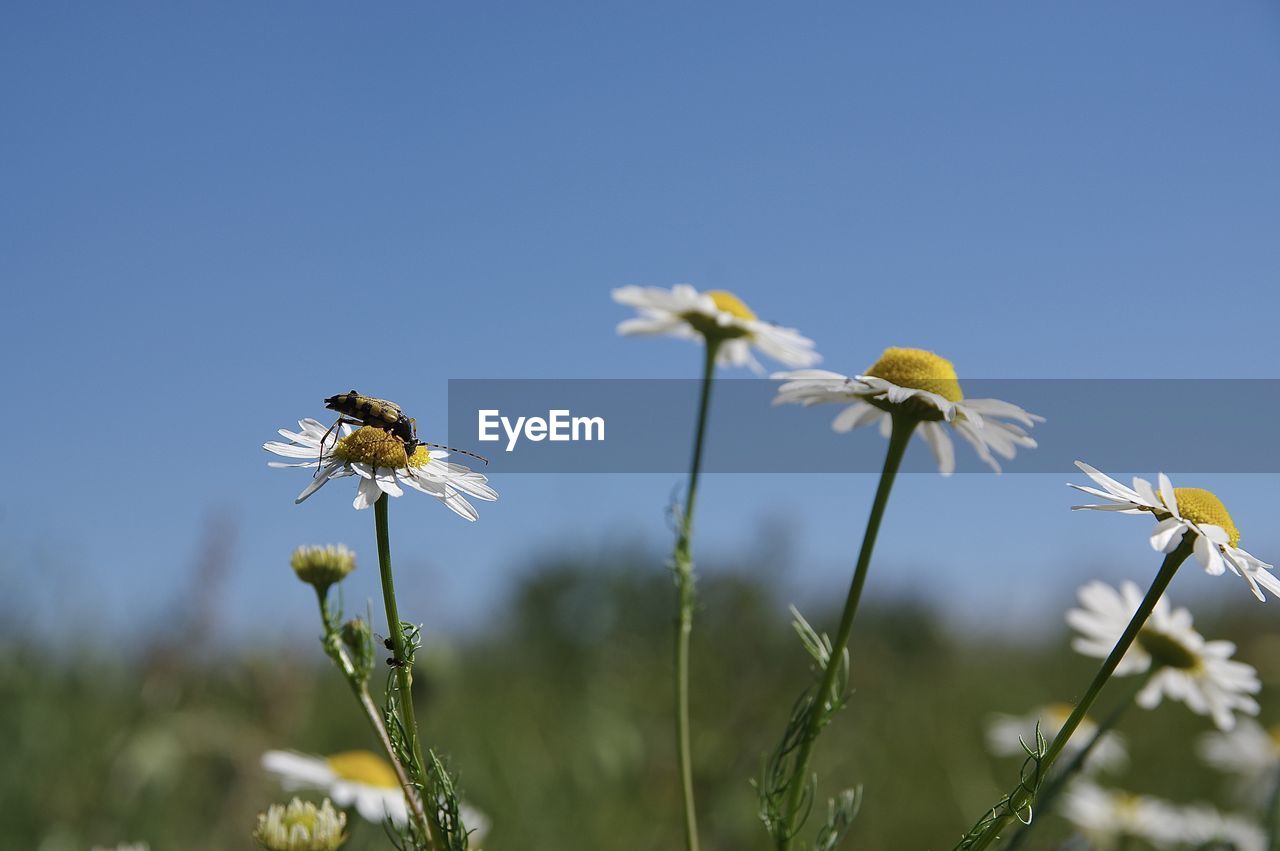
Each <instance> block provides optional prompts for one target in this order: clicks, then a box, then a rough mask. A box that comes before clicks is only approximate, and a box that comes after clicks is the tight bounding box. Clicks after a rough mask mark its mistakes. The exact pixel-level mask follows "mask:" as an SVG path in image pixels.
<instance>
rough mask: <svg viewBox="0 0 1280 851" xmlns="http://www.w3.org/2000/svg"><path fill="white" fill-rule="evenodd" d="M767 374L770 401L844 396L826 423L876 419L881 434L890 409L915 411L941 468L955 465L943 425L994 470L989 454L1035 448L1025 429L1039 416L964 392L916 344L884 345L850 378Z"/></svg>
mask: <svg viewBox="0 0 1280 851" xmlns="http://www.w3.org/2000/svg"><path fill="white" fill-rule="evenodd" d="M773 377H774V378H777V379H780V380H782V381H783V384H782V386H781V387H779V388H778V395H777V397H776V398H774V400H773V403H774V404H775V405H779V404H784V403H788V402H794V403H797V404H801V405H817V404H822V403H828V402H834V403H837V404H841V403H847V402H852V403H853V404H851V405H850V406H849V407H847V408H845V409H844V410H843V411H841V412H840V413H839V414H838V415H837V416H836V418H835V420H834V421H833V422H832V423H831V427H832V428H833V429H835V430H836V431H838V432H846V431H852V430H853V429H855V428H858V427H859V426H864V425H871V424H872V423H879V424H880V433H881V434H882V435H884V436H885V437H888V436H889V431H890V428H891V425H892V415H893V414H895V413H907V414H909V415H911V416H912V417H915V418H916V419H918V420H919V421H920V423H919V428H918V433H919V434H920V436H921V437H922V438H923V439H924V441H925V442H926V443H927V444H929V449H930V450H932V451H933V456H934V458H935V459H936V460H937V462H938V470H939V472H941V473H942V474H943V475H944V476H945V475H950V474H951V473H952V472H954V471H955V468H956V459H955V448H954V447H953V446H952V443H951V437H950V435H949V434H948V431H947V429H948V427H949V428H950V430H951V431H954V432H955V433H956V434H958V435H960V436H961V437H962V438H964V439H965V440H966V441H967V442H968V443H969V444H970V445H971V446H972V447H973V449H974V451H975V452H977V453H978V457H979V458H981V459H982V460H983V461H984V462H985V463H986V464H987V465H989V466H990V467H991V468H992V469H993V470H995V471H996V472H997V473H998V472H1000V462H999V461H997V460H996V459H995V455H999V456H1000V457H1001V458H1004V459H1006V460H1012V459H1013V457H1014V455H1015V454H1016V453H1017V450H1018V447H1023V448H1025V449H1033V448H1035V445H1036V442H1035V440H1034V439H1032V437H1031V436H1030V435H1029V434H1027V432H1026V429H1027V428H1031V427H1032V426H1034V425H1035V424H1036V423H1042V422H1044V418H1043V417H1039V416H1036V415H1035V414H1029V413H1027V412H1026V411H1024V410H1023V409H1022V408H1019V407H1018V406H1017V405H1013V404H1010V403H1009V402H1002V401H1000V400H999V399H966V398H965V397H964V393H963V392H962V391H961V389H960V380H959V378H958V377H957V376H956V368H955V367H954V366H953V365H952V363H951V361H949V360H947V359H946V358H943V357H940V356H938V355H936V354H934V353H933V352H928V351H925V350H923V349H899V348H889V349H885V351H884V354H883V355H881V356H880V359H879V360H878V361H876V362H875V363H874V364H872V365H871V368H870V369H868V370H867V371H866V373H864V374H863V375H855V376H853V377H852V378H850V377H848V376H845V375H841V374H840V373H838V372H830V371H828V370H825V369H801V370H795V371H793V372H779V373H775V374H774V376H773ZM993 453H994V455H993Z"/></svg>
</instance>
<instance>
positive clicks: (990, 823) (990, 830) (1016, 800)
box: [956, 534, 1196, 851]
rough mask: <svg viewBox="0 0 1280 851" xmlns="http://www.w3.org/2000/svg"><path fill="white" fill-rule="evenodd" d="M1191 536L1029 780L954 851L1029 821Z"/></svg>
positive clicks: (1169, 560) (1038, 756)
mask: <svg viewBox="0 0 1280 851" xmlns="http://www.w3.org/2000/svg"><path fill="white" fill-rule="evenodd" d="M1195 538H1196V536H1195V535H1194V534H1187V535H1184V536H1183V538H1182V541H1181V543H1179V544H1178V546H1177V547H1176V548H1175V549H1174V550H1172V551H1171V552H1170V553H1169V554H1168V555H1166V556H1165V558H1164V563H1163V564H1161V565H1160V572H1159V573H1157V574H1156V578H1155V579H1154V580H1152V582H1151V587H1150V588H1148V589H1147V594H1146V596H1145V597H1143V598H1142V602H1141V603H1140V604H1139V605H1138V608H1137V611H1135V612H1134V613H1133V617H1132V618H1130V619H1129V624H1128V626H1126V627H1125V629H1124V632H1123V633H1122V634H1121V635H1120V639H1119V640H1118V641H1117V642H1116V645H1115V647H1113V648H1112V649H1111V653H1110V654H1109V655H1108V656H1107V658H1106V659H1105V660H1104V661H1103V663H1102V667H1101V668H1099V669H1098V673H1097V674H1096V675H1094V678H1093V682H1091V683H1090V684H1089V688H1088V689H1087V690H1086V691H1085V693H1084V697H1083V698H1081V700H1080V702H1079V703H1078V704H1076V708H1075V709H1074V710H1072V712H1071V715H1070V716H1068V717H1067V720H1066V721H1065V722H1064V723H1063V725H1062V728H1061V729H1060V730H1059V731H1058V734H1057V735H1056V736H1054V737H1053V742H1052V743H1051V744H1049V746H1048V747H1047V748H1046V749H1044V751H1043V752H1039V748H1037V752H1036V753H1035V754H1032V755H1031V756H1030V757H1029V759H1032V760H1034V762H1035V763H1036V766H1035V771H1034V775H1033V777H1032V779H1031V782H1030V783H1028V782H1027V780H1026V779H1025V778H1024V779H1023V780H1022V781H1020V782H1019V783H1018V786H1017V787H1016V788H1015V789H1014V791H1013V792H1011V793H1010V794H1009V795H1007V796H1005V799H1004V800H1002V801H1001V802H1000V803H999V804H997V805H996V806H995V807H993V808H992V809H991V810H989V811H988V812H987V814H986V815H984V816H983V817H982V818H981V819H980V820H979V821H978V823H977V824H976V825H974V826H973V828H972V829H971V830H970V831H969V832H968V833H967V834H965V836H964V838H962V839H961V840H960V842H959V844H958V845H956V851H981V849H984V848H988V847H990V845H991V843H993V842H995V841H996V840H997V839H998V838H999V837H1000V834H1001V832H1002V831H1003V830H1004V828H1005V827H1007V826H1008V824H1009V822H1010V821H1011V820H1012V819H1013V818H1015V817H1019V818H1020V816H1018V814H1019V813H1022V812H1023V811H1026V812H1027V813H1028V815H1027V820H1026V821H1024V824H1027V823H1030V818H1031V815H1030V807H1031V805H1032V803H1033V802H1034V801H1035V797H1036V791H1037V789H1038V788H1039V786H1040V781H1041V780H1042V779H1043V778H1044V777H1045V776H1046V775H1047V774H1048V772H1049V770H1050V769H1052V768H1053V763H1054V761H1055V760H1057V758H1058V756H1059V754H1061V753H1062V749H1063V748H1065V747H1066V745H1067V742H1068V741H1070V739H1071V735H1072V734H1073V733H1074V732H1075V731H1076V728H1077V727H1079V726H1080V722H1081V721H1082V720H1083V719H1084V717H1085V714H1086V713H1087V712H1088V711H1089V708H1090V707H1091V706H1093V702H1094V701H1095V700H1097V698H1098V694H1099V693H1100V692H1101V691H1102V687H1103V686H1104V685H1106V683H1107V680H1109V679H1110V678H1111V675H1112V674H1113V673H1114V672H1115V669H1116V666H1117V665H1119V664H1120V660H1121V659H1123V658H1124V654H1125V653H1127V652H1128V650H1129V647H1130V645H1132V644H1133V641H1134V639H1135V638H1137V637H1138V632H1139V631H1140V630H1141V629H1142V627H1143V625H1144V624H1145V623H1146V622H1147V617H1148V616H1150V614H1151V610H1152V609H1154V608H1155V606H1156V602H1157V601H1158V600H1159V599H1160V597H1161V596H1162V595H1163V594H1164V592H1165V589H1166V588H1168V587H1169V583H1170V581H1172V580H1173V576H1174V574H1175V573H1177V572H1178V568H1179V567H1180V566H1181V565H1182V563H1183V562H1184V561H1186V560H1187V557H1188V556H1189V555H1191V552H1192V549H1193V547H1194V544H1195Z"/></svg>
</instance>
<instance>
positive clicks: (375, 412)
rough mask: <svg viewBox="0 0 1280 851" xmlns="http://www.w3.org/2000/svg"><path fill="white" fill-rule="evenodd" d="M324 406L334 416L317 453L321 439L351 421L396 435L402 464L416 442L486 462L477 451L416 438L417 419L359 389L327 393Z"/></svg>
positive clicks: (414, 448)
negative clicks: (328, 394)
mask: <svg viewBox="0 0 1280 851" xmlns="http://www.w3.org/2000/svg"><path fill="white" fill-rule="evenodd" d="M324 406H325V407H326V408H328V409H329V410H331V411H337V412H338V419H337V421H336V422H335V423H334V424H333V425H332V426H330V427H329V431H327V432H325V436H324V438H322V439H321V441H320V448H321V450H322V452H321V455H323V454H324V453H323V449H324V441H325V440H327V439H328V436H329V434H330V433H332V432H335V431H337V429H338V427H339V426H341V425H353V426H371V427H373V428H380V429H382V430H383V431H385V432H387V433H388V434H390V435H392V436H393V437H396V438H399V440H400V442H401V443H403V444H404V462H405V465H406V466H408V464H409V459H410V458H412V457H413V453H414V452H415V451H417V449H418V447H419V446H428V447H433V448H436V449H444V450H447V451H449V452H457V453H460V454H462V455H470V456H471V457H472V458H477V459H479V460H481V461H483V462H484V463H486V464H488V463H489V459H488V458H485V457H484V456H483V455H477V454H476V453H474V452H468V451H467V450H465V449H454V448H452V447H449V446H443V445H441V444H439V443H427V442H426V441H425V440H419V439H418V425H417V421H416V420H414V419H413V418H412V417H407V416H405V414H404V411H402V410H400V406H399V405H397V404H396V403H395V402H391V401H389V400H387V399H379V398H378V397H376V396H365V395H364V394H363V393H359V392H357V391H355V390H352V391H350V392H347V393H339V394H338V395H336V396H330V397H329V398H327V399H325V400H324Z"/></svg>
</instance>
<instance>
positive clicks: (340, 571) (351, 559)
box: [289, 544, 356, 595]
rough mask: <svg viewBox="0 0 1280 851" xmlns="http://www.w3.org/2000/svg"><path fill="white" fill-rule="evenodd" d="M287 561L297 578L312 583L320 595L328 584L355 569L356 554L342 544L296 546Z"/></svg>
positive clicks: (344, 576)
mask: <svg viewBox="0 0 1280 851" xmlns="http://www.w3.org/2000/svg"><path fill="white" fill-rule="evenodd" d="M289 563H290V564H292V565H293V572H294V573H296V574H298V578H299V579H301V580H302V581H303V582H306V583H307V584H309V585H314V586H315V587H316V590H317V591H319V592H320V593H321V594H322V595H323V594H324V593H325V592H326V591H328V590H329V586H330V585H333V584H334V583H336V582H341V581H342V580H343V579H345V578H346V577H347V574H349V573H350V572H351V571H353V570H355V569H356V554H355V553H353V552H351V550H349V549H347V548H346V547H344V546H343V545H342V544H330V545H329V546H326V547H298V548H297V549H296V550H294V551H293V556H292V558H290V559H289Z"/></svg>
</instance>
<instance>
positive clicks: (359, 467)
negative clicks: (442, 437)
mask: <svg viewBox="0 0 1280 851" xmlns="http://www.w3.org/2000/svg"><path fill="white" fill-rule="evenodd" d="M298 428H299V430H298V431H296V432H295V431H289V430H288V429H280V435H281V436H282V437H285V438H287V439H288V441H289V442H288V443H282V442H280V441H278V440H273V441H270V442H268V443H264V444H263V445H262V448H263V449H265V450H267V451H268V452H273V453H275V454H276V455H282V456H284V457H286V458H296V459H299V460H298V461H297V462H295V463H286V462H281V461H271V462H269V463H268V466H270V467H297V468H302V469H306V468H310V469H312V470H318V471H317V472H316V474H315V476H314V477H313V479H312V481H311V483H310V484H308V485H307V487H306V488H304V489H303V491H302V493H300V494H298V498H297V499H296V500H294V501H295V502H302V501H303V500H305V499H306V498H307V497H309V496H311V495H312V494H313V493H315V492H316V491H318V490H320V488H322V487H323V486H324V485H325V484H326V483H327V482H328V481H329V480H330V479H341V478H345V477H347V476H357V477H359V480H360V485H359V487H358V488H357V489H356V497H355V501H354V502H353V503H352V505H354V506H355V507H356V508H357V509H364V508H368V507H369V506H371V505H373V504H374V503H376V502H377V501H378V498H379V497H380V496H382V495H383V494H386V495H387V496H403V495H404V488H406V487H408V488H412V489H413V490H416V491H418V492H420V493H425V494H427V495H428V496H433V497H435V498H436V499H438V500H440V501H441V502H443V503H444V504H445V505H446V506H448V508H449V509H450V510H451V511H453V512H454V513H455V514H458V515H459V516H461V517H465V518H466V519H468V520H475V519H476V518H477V517H479V513H478V512H477V511H476V510H475V507H474V506H472V505H471V503H470V502H468V500H467V497H472V498H474V499H481V500H485V501H492V500H495V499H497V498H498V494H497V493H496V492H495V491H494V490H493V488H491V487H489V485H488V484H486V482H487V481H488V479H487V478H486V477H485V476H484V475H482V474H481V473H478V472H476V471H474V470H472V469H470V468H469V467H465V466H463V465H462V464H454V463H452V462H448V461H445V460H444V459H445V458H447V457H448V456H449V453H448V452H445V451H444V450H440V449H432V450H430V451H428V450H427V447H425V446H418V447H415V449H414V451H413V453H412V454H411V455H410V454H407V453H406V452H405V445H404V443H403V442H402V441H401V440H400V439H399V438H398V437H396V436H395V435H393V434H391V433H389V432H387V431H386V430H384V429H380V428H375V427H373V426H363V427H361V428H358V429H355V428H352V427H351V426H349V425H342V426H340V427H339V430H338V433H337V435H336V439H335V435H334V433H333V432H331V431H329V429H328V428H327V427H326V426H325V425H324V424H323V423H321V422H319V421H318V420H314V419H310V418H308V419H304V420H299V421H298ZM326 435H327V437H326Z"/></svg>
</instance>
